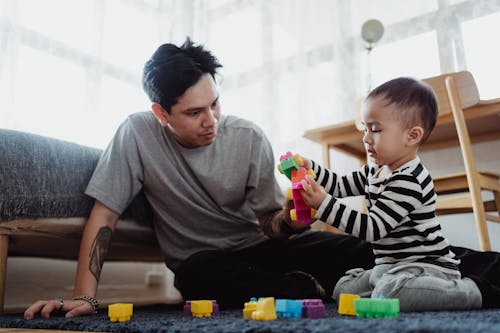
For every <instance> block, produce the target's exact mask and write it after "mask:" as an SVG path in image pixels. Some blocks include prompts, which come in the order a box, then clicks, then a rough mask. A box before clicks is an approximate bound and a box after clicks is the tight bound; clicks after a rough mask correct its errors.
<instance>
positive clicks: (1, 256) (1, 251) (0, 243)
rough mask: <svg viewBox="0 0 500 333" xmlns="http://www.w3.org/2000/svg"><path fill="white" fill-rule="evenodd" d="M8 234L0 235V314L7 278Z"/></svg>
mask: <svg viewBox="0 0 500 333" xmlns="http://www.w3.org/2000/svg"><path fill="white" fill-rule="evenodd" d="M8 249H9V236H7V235H0V314H1V313H3V312H4V297H5V280H6V279H7V251H8Z"/></svg>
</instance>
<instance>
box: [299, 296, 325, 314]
mask: <svg viewBox="0 0 500 333" xmlns="http://www.w3.org/2000/svg"><path fill="white" fill-rule="evenodd" d="M302 317H304V318H325V317H326V309H325V304H323V300H321V299H304V300H302Z"/></svg>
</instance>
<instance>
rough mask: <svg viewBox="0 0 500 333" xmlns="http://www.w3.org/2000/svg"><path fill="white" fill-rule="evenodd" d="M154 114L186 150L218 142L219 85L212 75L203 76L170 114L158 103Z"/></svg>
mask: <svg viewBox="0 0 500 333" xmlns="http://www.w3.org/2000/svg"><path fill="white" fill-rule="evenodd" d="M153 113H154V114H155V116H156V118H157V119H158V121H160V123H161V124H162V125H163V126H165V125H166V126H168V127H169V129H170V130H171V131H172V134H173V135H174V137H175V139H176V140H177V142H179V144H180V145H182V146H183V147H186V148H196V147H202V146H207V145H209V144H211V143H212V142H214V141H215V137H216V135H217V125H218V123H219V118H220V105H219V93H218V91H217V85H216V83H215V81H214V79H213V78H212V76H211V75H210V74H204V75H203V76H202V77H201V78H200V80H199V81H198V82H196V83H195V84H194V85H192V86H191V87H189V88H188V89H187V90H186V91H185V92H184V94H183V95H182V96H181V97H179V99H178V101H177V103H176V104H174V105H173V106H172V108H171V111H170V114H168V113H167V112H166V111H165V110H164V109H163V108H162V107H161V106H160V105H159V104H156V103H154V104H153Z"/></svg>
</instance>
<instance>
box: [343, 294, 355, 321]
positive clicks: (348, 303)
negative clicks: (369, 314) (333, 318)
mask: <svg viewBox="0 0 500 333" xmlns="http://www.w3.org/2000/svg"><path fill="white" fill-rule="evenodd" d="M357 298H360V296H359V295H356V294H340V298H339V314H341V315H348V316H356V315H357V313H356V310H355V309H354V300H355V299H357Z"/></svg>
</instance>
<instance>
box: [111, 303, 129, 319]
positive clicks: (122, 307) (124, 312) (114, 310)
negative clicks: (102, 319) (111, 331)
mask: <svg viewBox="0 0 500 333" xmlns="http://www.w3.org/2000/svg"><path fill="white" fill-rule="evenodd" d="M133 308H134V305H133V304H132V303H115V304H110V305H109V306H108V317H109V320H111V321H112V322H117V321H118V322H124V321H129V320H130V318H131V317H132V312H133Z"/></svg>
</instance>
